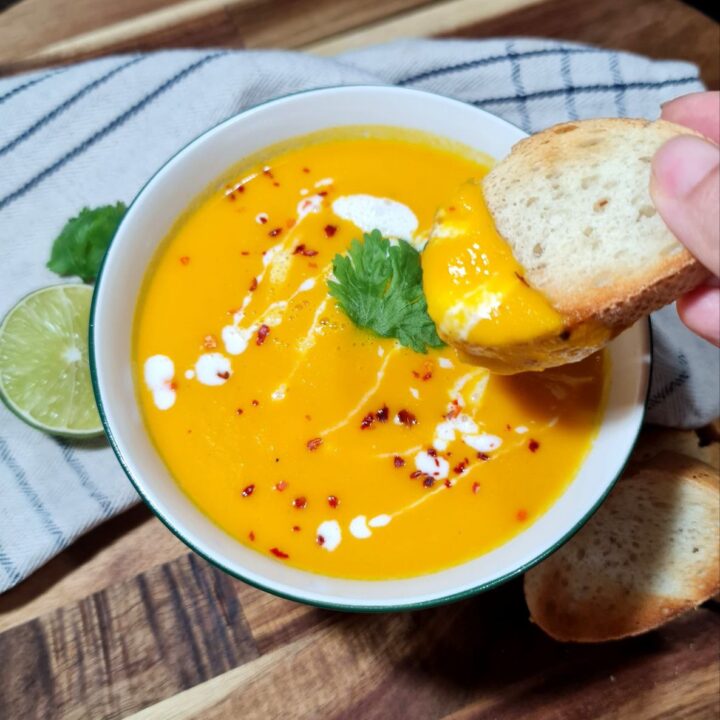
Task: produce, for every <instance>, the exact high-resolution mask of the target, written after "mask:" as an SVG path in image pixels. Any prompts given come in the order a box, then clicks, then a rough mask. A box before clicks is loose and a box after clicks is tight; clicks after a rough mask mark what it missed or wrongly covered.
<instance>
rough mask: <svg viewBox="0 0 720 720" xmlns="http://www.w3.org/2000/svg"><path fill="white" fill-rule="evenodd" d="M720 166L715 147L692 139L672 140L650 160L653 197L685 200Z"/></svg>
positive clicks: (695, 138) (676, 138) (683, 136)
mask: <svg viewBox="0 0 720 720" xmlns="http://www.w3.org/2000/svg"><path fill="white" fill-rule="evenodd" d="M718 162H720V154H719V153H718V149H717V147H716V146H714V145H712V144H711V143H709V142H707V141H706V140H703V139H702V138H698V137H695V136H693V135H679V136H678V137H674V138H671V139H670V140H668V141H667V142H666V143H665V144H663V145H662V146H661V147H660V149H659V150H658V151H657V152H656V153H655V155H654V157H653V160H652V176H651V191H652V192H653V195H662V196H666V197H671V198H683V197H686V196H687V195H688V194H689V193H690V192H692V190H693V189H694V188H695V187H697V185H698V184H699V183H700V182H701V181H702V180H703V179H704V178H705V177H706V176H707V175H708V174H709V173H710V172H712V171H713V170H714V169H715V168H716V167H717V166H718Z"/></svg>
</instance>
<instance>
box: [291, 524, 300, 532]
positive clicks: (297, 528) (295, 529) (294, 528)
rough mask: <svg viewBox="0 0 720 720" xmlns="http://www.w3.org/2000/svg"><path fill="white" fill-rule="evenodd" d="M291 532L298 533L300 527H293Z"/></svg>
mask: <svg viewBox="0 0 720 720" xmlns="http://www.w3.org/2000/svg"><path fill="white" fill-rule="evenodd" d="M292 529H293V532H300V526H299V525H293V528H292Z"/></svg>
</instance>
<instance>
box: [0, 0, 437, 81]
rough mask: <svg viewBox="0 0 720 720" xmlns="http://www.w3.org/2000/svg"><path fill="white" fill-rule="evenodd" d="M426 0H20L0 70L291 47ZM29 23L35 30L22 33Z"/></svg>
mask: <svg viewBox="0 0 720 720" xmlns="http://www.w3.org/2000/svg"><path fill="white" fill-rule="evenodd" d="M431 2H433V0H383V2H382V3H378V2H376V1H375V0H313V2H308V0H184V1H182V2H178V1H175V2H173V1H172V0H151V1H150V2H145V1H144V0H130V2H127V3H125V2H124V3H113V5H114V6H115V9H114V11H112V12H109V13H104V12H103V8H104V6H105V3H102V4H101V3H98V2H96V0H24V2H21V3H20V4H19V5H17V6H15V7H13V8H10V9H9V10H7V11H6V12H5V13H3V15H2V24H0V74H3V73H4V74H8V73H11V72H18V71H20V70H26V69H29V68H32V67H38V66H40V65H48V64H58V63H63V62H70V61H75V60H80V59H86V58H90V57H97V56H99V55H107V54H109V53H117V52H127V51H136V50H149V49H159V48H166V47H188V46H195V47H200V46H209V45H213V46H223V47H248V48H251V47H299V46H301V45H304V44H307V43H310V42H313V41H317V40H320V39H321V38H325V37H328V36H330V35H333V34H336V33H339V32H341V31H344V30H348V29H350V28H354V27H359V26H362V25H364V24H366V23H368V22H371V21H374V20H378V19H381V18H387V17H390V16H392V15H393V14H395V13H398V12H400V11H402V10H407V9H408V8H413V7H421V6H423V5H427V4H428V3H431ZM28 28H37V30H38V31H37V32H28Z"/></svg>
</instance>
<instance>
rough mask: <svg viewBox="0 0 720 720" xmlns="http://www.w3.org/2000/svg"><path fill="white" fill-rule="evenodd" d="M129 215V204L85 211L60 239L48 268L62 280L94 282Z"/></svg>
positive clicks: (84, 209)
mask: <svg viewBox="0 0 720 720" xmlns="http://www.w3.org/2000/svg"><path fill="white" fill-rule="evenodd" d="M124 214H125V204H124V203H121V202H119V203H116V204H115V205H104V206H102V207H97V208H93V209H92V210H91V209H90V208H83V209H82V210H81V211H80V214H79V215H77V216H76V217H74V218H71V219H70V220H68V221H67V223H66V224H65V227H64V228H63V229H62V231H61V232H60V235H58V236H57V238H56V239H55V242H54V243H53V246H52V251H51V253H50V261H49V262H48V264H47V266H48V268H50V270H52V271H53V272H56V273H57V274H58V275H61V276H62V277H66V276H68V275H77V276H78V277H80V278H82V281H83V282H87V283H89V282H93V280H95V278H96V277H97V274H98V271H99V270H100V263H101V262H102V259H103V256H104V255H105V251H106V250H107V248H108V245H109V244H110V241H111V240H112V237H113V235H114V234H115V230H117V226H118V225H119V224H120V220H122V217H123V215H124Z"/></svg>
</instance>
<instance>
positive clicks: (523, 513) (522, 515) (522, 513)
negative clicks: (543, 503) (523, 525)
mask: <svg viewBox="0 0 720 720" xmlns="http://www.w3.org/2000/svg"><path fill="white" fill-rule="evenodd" d="M527 516H528V514H527V510H518V511H517V514H516V516H515V517H517V519H518V522H525V520H527Z"/></svg>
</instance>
